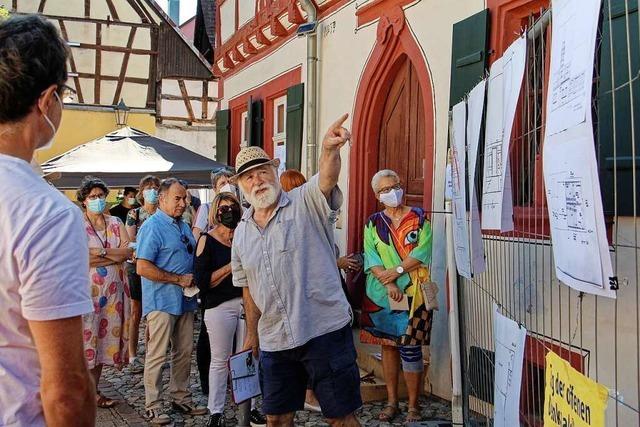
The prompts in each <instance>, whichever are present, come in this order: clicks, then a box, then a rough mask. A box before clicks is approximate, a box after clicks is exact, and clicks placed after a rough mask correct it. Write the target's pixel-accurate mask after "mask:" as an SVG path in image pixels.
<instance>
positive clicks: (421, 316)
mask: <svg viewBox="0 0 640 427" xmlns="http://www.w3.org/2000/svg"><path fill="white" fill-rule="evenodd" d="M371 187H372V188H373V191H374V193H375V195H376V198H377V199H378V200H379V201H380V203H382V204H383V205H384V210H382V211H380V212H377V213H375V214H373V215H372V216H371V217H370V218H369V220H368V221H367V224H366V226H365V230H364V251H365V252H364V269H365V272H366V273H367V285H366V296H365V298H364V301H363V306H362V323H361V326H362V331H361V340H362V341H363V342H365V343H369V344H380V345H382V365H383V371H384V377H385V382H386V384H387V394H388V396H387V399H388V403H387V406H386V407H385V409H384V410H383V411H382V413H381V414H380V417H379V418H380V421H391V420H392V419H393V418H395V417H396V416H397V415H398V412H399V409H398V374H399V371H398V368H399V366H400V362H401V364H402V371H403V373H404V378H405V381H406V383H407V391H408V394H409V406H408V413H407V417H406V421H407V422H418V421H420V420H421V416H420V408H419V407H418V397H419V396H420V389H421V387H422V374H423V369H424V363H423V360H422V346H423V345H428V344H429V341H430V336H431V319H432V315H433V312H432V311H428V310H426V308H425V304H424V300H423V297H422V292H421V289H420V285H421V284H423V283H425V282H427V281H429V268H428V265H429V263H430V262H431V225H430V223H429V221H428V220H427V218H426V217H425V214H424V212H423V211H422V209H419V208H412V207H409V206H405V205H404V204H403V199H404V196H403V191H402V187H401V185H400V178H399V177H398V174H397V173H395V172H394V171H392V170H388V169H386V170H381V171H379V172H378V173H376V174H375V175H374V176H373V179H372V180H371ZM402 303H404V305H405V307H403V304H402ZM392 305H393V309H392V308H391V307H392Z"/></svg>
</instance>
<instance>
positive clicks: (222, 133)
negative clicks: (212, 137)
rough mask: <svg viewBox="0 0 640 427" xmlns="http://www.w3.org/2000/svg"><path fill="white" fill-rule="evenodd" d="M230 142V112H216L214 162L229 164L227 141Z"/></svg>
mask: <svg viewBox="0 0 640 427" xmlns="http://www.w3.org/2000/svg"><path fill="white" fill-rule="evenodd" d="M230 140H231V110H219V111H216V160H217V161H218V162H220V163H224V164H225V165H228V164H229V141H230Z"/></svg>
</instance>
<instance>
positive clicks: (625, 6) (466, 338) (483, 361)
mask: <svg viewBox="0 0 640 427" xmlns="http://www.w3.org/2000/svg"><path fill="white" fill-rule="evenodd" d="M637 3H638V2H637V0H633V1H632V0H619V1H618V0H604V1H603V13H602V23H601V26H600V29H599V37H598V45H597V54H596V61H595V64H594V66H595V70H596V73H595V79H594V89H593V113H594V114H593V117H594V123H595V124H594V134H595V136H596V145H597V147H596V150H597V153H598V162H599V168H600V170H601V184H602V191H603V200H604V201H605V202H604V203H605V213H606V216H607V229H608V233H609V234H610V236H609V237H610V255H611V257H612V261H613V268H614V274H615V275H616V276H617V277H618V279H619V286H620V288H619V290H618V292H617V299H615V300H614V299H608V298H603V297H596V296H593V295H589V294H582V293H579V292H577V291H575V290H573V289H571V288H569V287H568V286H566V285H564V284H562V283H559V282H558V280H557V279H556V277H555V273H554V263H553V253H552V251H553V249H552V242H551V238H550V236H549V229H548V221H547V208H546V206H545V200H544V188H543V183H542V169H541V168H542V163H541V156H542V143H543V134H544V118H545V112H544V105H545V103H546V100H545V92H546V84H545V82H546V81H548V76H547V74H548V66H547V64H548V61H549V58H550V55H549V51H550V46H551V45H550V40H551V38H550V37H551V26H550V25H547V24H548V22H549V20H550V15H551V13H549V12H547V13H545V12H546V11H540V13H538V14H536V15H535V16H531V17H530V20H529V28H531V29H532V30H530V31H529V33H528V35H529V37H528V57H527V67H526V75H525V78H524V84H523V90H522V92H521V99H520V106H519V109H518V113H517V118H516V124H515V125H514V127H515V130H516V131H515V132H514V135H515V137H514V139H513V140H512V143H511V146H512V152H511V153H510V156H511V157H510V158H511V161H512V177H513V178H512V179H513V182H512V183H513V188H514V203H515V204H516V206H515V208H514V215H515V217H516V232H514V233H510V234H508V235H504V234H503V235H498V234H496V235H490V234H484V235H483V243H484V249H485V256H486V260H487V269H486V271H485V272H484V273H482V274H479V275H477V276H476V277H474V278H473V279H471V280H467V279H463V278H462V277H459V278H458V281H459V286H458V304H459V322H460V331H461V332H460V343H461V360H462V363H461V364H462V378H463V404H464V412H465V425H467V424H473V423H479V424H486V425H491V424H492V416H493V393H494V388H493V387H494V341H493V332H492V329H493V327H492V324H493V316H492V307H493V304H494V303H496V304H498V306H499V307H500V310H501V312H502V314H504V315H506V316H508V317H509V318H511V319H513V320H514V321H516V322H518V323H519V324H520V325H522V326H524V327H525V328H526V329H527V331H528V335H527V339H526V348H525V355H524V364H523V374H522V388H521V401H520V420H521V425H525V426H542V425H543V417H544V410H545V408H544V407H543V406H544V387H545V385H544V384H545V355H546V353H547V352H548V351H553V352H555V353H557V354H558V355H560V356H561V357H562V358H564V359H565V360H567V361H569V362H570V364H571V365H572V366H573V367H574V368H576V369H577V370H578V371H581V372H582V373H584V374H585V375H587V376H589V377H590V378H592V379H594V380H596V381H597V382H599V383H601V384H603V385H605V386H606V387H608V388H609V390H610V392H609V399H608V408H607V412H606V420H607V423H606V425H607V426H624V427H627V426H640V411H639V396H640V310H639V309H640V292H639V288H638V283H639V281H638V278H639V273H640V251H639V248H638V239H639V237H640V232H639V230H638V219H637V212H636V210H637V208H638V202H639V200H638V188H637V186H638V176H637V166H639V164H638V162H639V159H640V158H639V157H638V153H637V149H638V147H639V144H638V138H639V136H637V135H636V131H639V130H640V127H636V126H639V125H640V123H636V122H640V103H638V101H637V100H638V99H640V83H639V79H640V59H639V54H640V52H639V51H640V34H639V32H638V26H639V22H640V14H638V11H637V8H638V7H637V6H638V4H637ZM536 24H537V25H536ZM534 28H536V30H533V29H534ZM614 57H615V58H614ZM625 57H626V61H625ZM605 74H606V81H604V77H603V76H604V75H605ZM481 151H482V150H481ZM478 169H480V170H482V168H481V167H480V168H478ZM476 193H477V194H481V188H478V189H477V191H476Z"/></svg>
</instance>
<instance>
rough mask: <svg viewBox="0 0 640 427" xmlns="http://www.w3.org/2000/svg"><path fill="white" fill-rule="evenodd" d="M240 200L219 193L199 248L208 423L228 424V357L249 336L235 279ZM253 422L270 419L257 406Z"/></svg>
mask: <svg viewBox="0 0 640 427" xmlns="http://www.w3.org/2000/svg"><path fill="white" fill-rule="evenodd" d="M241 215H242V214H241V209H240V202H239V201H238V199H237V198H236V197H235V196H234V195H233V194H231V193H226V192H222V193H219V194H218V195H217V196H216V198H215V199H214V200H213V202H212V203H211V207H210V209H209V223H210V224H211V225H212V226H213V228H211V230H209V232H208V233H202V234H201V236H200V238H199V240H198V245H197V247H196V258H195V277H194V278H195V282H196V285H197V286H198V288H199V289H200V301H201V306H202V308H203V309H204V322H205V323H206V324H207V331H208V334H209V342H210V343H211V344H210V346H211V348H210V350H211V366H210V368H209V401H208V405H207V407H208V408H209V412H210V413H211V418H210V419H209V423H208V425H209V426H211V427H217V426H224V425H225V418H224V414H223V412H224V404H225V401H226V394H227V378H228V376H229V368H228V365H227V363H228V360H229V356H231V355H232V354H233V352H234V348H233V347H234V339H235V342H236V343H237V345H236V347H237V348H240V347H241V346H242V343H243V340H244V335H245V321H244V312H243V309H242V289H241V288H237V287H234V286H233V283H232V281H231V239H232V238H233V231H234V230H235V228H236V226H237V225H238V223H239V222H240V218H241ZM250 421H251V425H264V424H266V421H265V419H264V417H263V416H262V414H260V412H258V411H257V410H256V409H255V408H253V409H252V411H251V415H250Z"/></svg>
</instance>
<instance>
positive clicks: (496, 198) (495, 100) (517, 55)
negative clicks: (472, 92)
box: [482, 37, 526, 232]
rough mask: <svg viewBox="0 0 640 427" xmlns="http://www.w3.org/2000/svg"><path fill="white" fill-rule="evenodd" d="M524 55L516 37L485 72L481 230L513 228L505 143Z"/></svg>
mask: <svg viewBox="0 0 640 427" xmlns="http://www.w3.org/2000/svg"><path fill="white" fill-rule="evenodd" d="M525 59H526V40H525V39H524V38H523V37H519V38H518V39H517V40H516V41H515V42H514V43H513V44H512V45H511V46H509V48H508V49H507V50H506V52H505V54H504V55H503V56H502V57H501V58H499V59H497V60H496V61H495V62H494V63H493V65H492V66H491V70H490V73H489V81H488V95H487V118H486V127H485V152H484V155H485V162H484V171H483V172H484V173H483V179H482V180H483V182H482V229H483V230H500V231H501V232H506V231H511V230H513V195H512V191H511V167H510V165H509V146H510V140H511V138H510V136H511V130H512V128H513V119H514V116H515V112H516V106H517V103H518V97H519V95H520V88H521V86H522V78H523V76H524V66H525Z"/></svg>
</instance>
